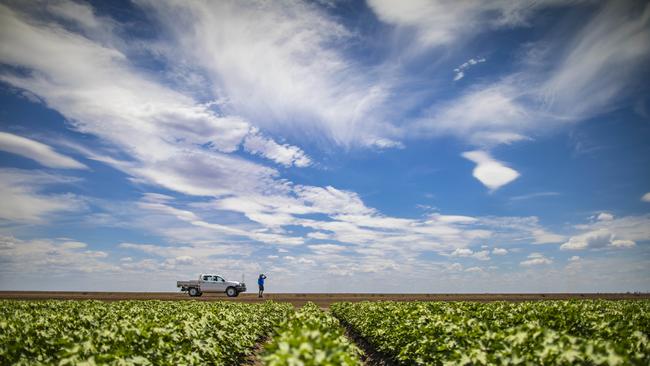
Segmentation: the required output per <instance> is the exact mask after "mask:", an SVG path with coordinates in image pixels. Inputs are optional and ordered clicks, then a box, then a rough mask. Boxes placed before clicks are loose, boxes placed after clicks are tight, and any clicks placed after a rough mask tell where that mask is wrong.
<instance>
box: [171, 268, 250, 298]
mask: <svg viewBox="0 0 650 366" xmlns="http://www.w3.org/2000/svg"><path fill="white" fill-rule="evenodd" d="M176 287H180V289H181V291H183V292H187V293H188V294H189V295H190V296H192V297H195V296H201V295H202V294H203V293H204V292H221V293H225V294H226V295H228V297H236V296H237V295H239V293H241V292H244V291H246V284H245V283H243V282H236V281H228V280H226V279H225V278H223V276H220V275H217V274H208V273H201V274H200V275H199V279H198V280H196V281H192V280H190V281H177V282H176Z"/></svg>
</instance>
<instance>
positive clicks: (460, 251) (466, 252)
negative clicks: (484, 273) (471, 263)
mask: <svg viewBox="0 0 650 366" xmlns="http://www.w3.org/2000/svg"><path fill="white" fill-rule="evenodd" d="M449 256H451V257H466V258H474V259H478V260H481V261H488V260H490V251H489V250H480V251H476V252H475V251H473V250H471V249H469V248H456V249H455V250H454V251H453V252H451V253H450V254H449Z"/></svg>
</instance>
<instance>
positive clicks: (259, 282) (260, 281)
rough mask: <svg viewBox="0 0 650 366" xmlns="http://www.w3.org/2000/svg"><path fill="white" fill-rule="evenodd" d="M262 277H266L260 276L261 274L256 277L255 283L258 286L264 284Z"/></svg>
mask: <svg viewBox="0 0 650 366" xmlns="http://www.w3.org/2000/svg"><path fill="white" fill-rule="evenodd" d="M264 278H266V277H262V276H260V277H259V278H258V279H257V284H258V285H260V286H264Z"/></svg>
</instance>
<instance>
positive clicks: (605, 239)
mask: <svg viewBox="0 0 650 366" xmlns="http://www.w3.org/2000/svg"><path fill="white" fill-rule="evenodd" d="M576 228H577V229H578V230H580V231H581V232H582V233H580V234H577V235H574V236H572V237H571V238H569V240H568V241H567V242H565V243H564V244H562V245H561V246H560V249H562V250H582V249H593V248H596V249H597V248H601V249H602V248H608V247H613V248H629V247H633V246H635V245H636V243H637V242H644V241H650V216H648V215H642V216H622V217H612V218H611V219H609V218H608V219H606V220H597V221H593V222H591V223H589V224H585V225H576Z"/></svg>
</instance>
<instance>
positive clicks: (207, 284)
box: [201, 275, 219, 292]
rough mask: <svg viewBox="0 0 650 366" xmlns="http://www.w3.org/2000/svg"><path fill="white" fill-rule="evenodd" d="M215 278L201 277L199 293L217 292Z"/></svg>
mask: <svg viewBox="0 0 650 366" xmlns="http://www.w3.org/2000/svg"><path fill="white" fill-rule="evenodd" d="M216 277H217V276H209V275H208V276H203V278H201V291H203V292H217V291H219V290H218V289H217V287H216V284H217V282H215V278H216Z"/></svg>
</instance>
